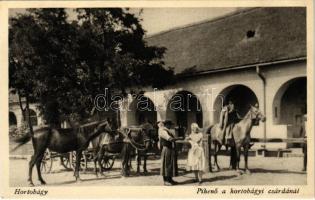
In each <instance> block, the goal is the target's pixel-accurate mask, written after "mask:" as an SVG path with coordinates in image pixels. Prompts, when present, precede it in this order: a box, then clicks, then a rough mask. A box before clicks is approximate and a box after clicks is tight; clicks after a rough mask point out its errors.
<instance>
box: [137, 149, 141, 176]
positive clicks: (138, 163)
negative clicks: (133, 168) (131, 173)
mask: <svg viewBox="0 0 315 200" xmlns="http://www.w3.org/2000/svg"><path fill="white" fill-rule="evenodd" d="M140 165H141V156H140V152H139V151H137V174H138V175H139V174H140Z"/></svg>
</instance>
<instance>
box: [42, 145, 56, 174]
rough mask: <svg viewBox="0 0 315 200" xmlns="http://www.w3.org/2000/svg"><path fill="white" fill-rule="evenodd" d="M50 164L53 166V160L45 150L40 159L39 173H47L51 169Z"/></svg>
mask: <svg viewBox="0 0 315 200" xmlns="http://www.w3.org/2000/svg"><path fill="white" fill-rule="evenodd" d="M52 164H53V158H52V157H51V152H50V151H49V150H48V149H47V150H46V151H45V153H44V157H43V159H42V163H41V166H40V171H41V172H42V173H49V172H50V171H51V169H52Z"/></svg>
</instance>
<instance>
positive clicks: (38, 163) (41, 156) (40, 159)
mask: <svg viewBox="0 0 315 200" xmlns="http://www.w3.org/2000/svg"><path fill="white" fill-rule="evenodd" d="M44 154H45V151H44V152H43V153H42V154H41V155H40V156H39V157H38V159H37V160H36V169H37V175H38V180H39V181H40V183H41V184H42V185H45V184H46V182H45V181H44V179H43V177H42V173H41V171H40V165H41V164H42V160H43V157H44Z"/></svg>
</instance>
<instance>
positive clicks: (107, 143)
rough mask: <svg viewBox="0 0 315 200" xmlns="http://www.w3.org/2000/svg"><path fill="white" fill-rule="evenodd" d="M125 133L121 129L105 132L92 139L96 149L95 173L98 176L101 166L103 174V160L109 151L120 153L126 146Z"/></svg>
mask: <svg viewBox="0 0 315 200" xmlns="http://www.w3.org/2000/svg"><path fill="white" fill-rule="evenodd" d="M123 139H124V135H123V134H122V133H121V132H119V131H116V130H115V131H113V132H104V133H102V134H100V135H99V136H98V137H96V138H95V139H93V140H92V141H91V144H92V147H93V149H94V166H95V174H96V176H98V168H97V165H98V166H99V167H100V174H101V175H104V174H103V167H102V161H103V159H106V158H107V157H108V156H107V154H108V153H114V154H117V153H118V154H120V153H121V151H122V148H123V146H124V141H123Z"/></svg>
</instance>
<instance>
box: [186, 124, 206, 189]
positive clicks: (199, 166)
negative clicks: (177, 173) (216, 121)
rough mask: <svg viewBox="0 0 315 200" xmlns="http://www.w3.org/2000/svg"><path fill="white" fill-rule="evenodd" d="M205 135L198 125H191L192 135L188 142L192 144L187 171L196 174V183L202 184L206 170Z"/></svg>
mask: <svg viewBox="0 0 315 200" xmlns="http://www.w3.org/2000/svg"><path fill="white" fill-rule="evenodd" d="M202 138H203V134H202V132H201V131H200V128H199V127H198V125H197V124H196V123H192V124H191V134H190V135H189V136H188V138H187V140H188V141H189V142H190V144H191V148H190V149H189V152H188V159H187V170H188V171H193V172H194V173H195V177H196V182H197V181H199V184H201V183H202V174H203V172H204V170H205V166H206V162H205V153H204V149H203V146H202Z"/></svg>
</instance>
